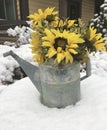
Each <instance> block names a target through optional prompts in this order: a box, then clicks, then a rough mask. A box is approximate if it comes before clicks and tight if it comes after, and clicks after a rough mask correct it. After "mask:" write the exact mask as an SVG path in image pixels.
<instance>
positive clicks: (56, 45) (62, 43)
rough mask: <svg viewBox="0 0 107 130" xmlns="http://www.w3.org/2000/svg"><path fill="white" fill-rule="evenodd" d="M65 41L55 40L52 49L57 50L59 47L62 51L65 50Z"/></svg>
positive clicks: (61, 39)
mask: <svg viewBox="0 0 107 130" xmlns="http://www.w3.org/2000/svg"><path fill="white" fill-rule="evenodd" d="M66 44H67V39H64V38H60V37H59V38H56V39H55V44H54V47H55V49H57V48H58V47H61V48H62V49H63V50H65V49H66Z"/></svg>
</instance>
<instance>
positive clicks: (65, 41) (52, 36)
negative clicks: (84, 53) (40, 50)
mask: <svg viewBox="0 0 107 130" xmlns="http://www.w3.org/2000/svg"><path fill="white" fill-rule="evenodd" d="M44 33H45V36H44V37H42V46H43V47H44V48H47V49H48V51H47V54H46V57H47V58H49V59H50V58H52V57H53V58H54V59H55V62H58V63H60V62H61V61H63V60H65V62H66V64H67V63H68V62H70V63H72V62H73V55H76V54H77V53H78V51H77V48H78V44H80V43H83V42H84V40H83V39H82V38H81V36H80V35H79V34H75V33H70V32H69V31H66V30H64V31H63V32H60V30H56V29H51V30H49V29H45V31H44Z"/></svg>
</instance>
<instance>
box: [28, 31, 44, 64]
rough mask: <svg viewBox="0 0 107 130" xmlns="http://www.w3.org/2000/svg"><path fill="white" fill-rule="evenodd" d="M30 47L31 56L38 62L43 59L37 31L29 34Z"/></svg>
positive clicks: (41, 61)
mask: <svg viewBox="0 0 107 130" xmlns="http://www.w3.org/2000/svg"><path fill="white" fill-rule="evenodd" d="M31 39H32V40H31V43H30V45H31V46H30V48H31V50H32V54H33V58H34V59H35V60H36V61H37V62H38V63H39V64H40V63H43V61H44V54H43V52H42V48H41V42H40V36H39V34H38V33H37V32H33V33H32V35H31Z"/></svg>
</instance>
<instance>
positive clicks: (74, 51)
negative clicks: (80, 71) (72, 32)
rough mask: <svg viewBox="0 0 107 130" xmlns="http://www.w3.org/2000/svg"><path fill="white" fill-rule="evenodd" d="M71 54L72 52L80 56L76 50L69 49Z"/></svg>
mask: <svg viewBox="0 0 107 130" xmlns="http://www.w3.org/2000/svg"><path fill="white" fill-rule="evenodd" d="M69 52H71V53H72V54H78V52H77V51H76V50H74V49H69Z"/></svg>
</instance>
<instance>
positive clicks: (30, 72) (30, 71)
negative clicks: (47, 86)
mask: <svg viewBox="0 0 107 130" xmlns="http://www.w3.org/2000/svg"><path fill="white" fill-rule="evenodd" d="M3 55H4V57H6V56H9V55H11V56H12V57H13V58H14V59H15V60H16V61H17V62H18V63H19V64H20V66H21V67H22V69H23V70H24V72H25V73H26V74H27V76H28V77H29V78H30V80H31V81H32V83H33V84H34V85H35V86H36V88H37V89H38V91H39V92H40V93H41V86H40V85H41V83H40V76H39V68H38V67H37V66H35V65H32V64H30V63H29V62H27V61H25V60H23V59H22V58H20V57H19V56H18V55H16V54H15V53H14V52H13V51H9V52H6V53H4V54H3Z"/></svg>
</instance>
